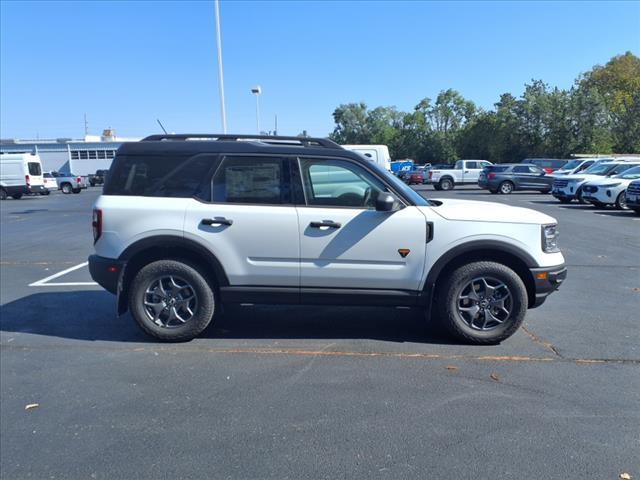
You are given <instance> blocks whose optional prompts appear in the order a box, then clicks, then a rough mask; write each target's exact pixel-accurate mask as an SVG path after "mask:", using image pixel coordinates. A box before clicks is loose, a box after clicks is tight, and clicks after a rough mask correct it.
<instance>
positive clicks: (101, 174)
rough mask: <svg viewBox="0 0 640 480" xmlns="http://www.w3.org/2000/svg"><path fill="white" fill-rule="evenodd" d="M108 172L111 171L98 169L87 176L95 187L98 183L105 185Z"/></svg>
mask: <svg viewBox="0 0 640 480" xmlns="http://www.w3.org/2000/svg"><path fill="white" fill-rule="evenodd" d="M107 173H109V170H96V173H90V174H89V175H88V176H87V177H88V180H89V185H91V186H92V187H95V186H96V185H103V184H104V179H105V178H106V176H107Z"/></svg>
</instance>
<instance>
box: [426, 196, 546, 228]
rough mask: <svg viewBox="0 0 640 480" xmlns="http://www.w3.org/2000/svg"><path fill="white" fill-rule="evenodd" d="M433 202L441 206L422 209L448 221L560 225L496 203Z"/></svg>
mask: <svg viewBox="0 0 640 480" xmlns="http://www.w3.org/2000/svg"><path fill="white" fill-rule="evenodd" d="M433 200H434V201H436V202H438V203H441V205H438V206H431V207H422V208H425V209H426V208H430V209H431V211H433V212H435V213H437V214H438V215H440V216H441V217H443V218H445V219H447V220H462V221H469V222H498V223H530V224H535V225H543V224H544V225H546V224H549V223H558V222H557V220H556V219H555V218H553V217H550V216H549V215H545V214H544V213H541V212H538V211H537V210H532V209H530V208H522V207H512V206H511V205H504V204H502V203H494V202H479V201H475V200H454V199H451V198H438V199H433Z"/></svg>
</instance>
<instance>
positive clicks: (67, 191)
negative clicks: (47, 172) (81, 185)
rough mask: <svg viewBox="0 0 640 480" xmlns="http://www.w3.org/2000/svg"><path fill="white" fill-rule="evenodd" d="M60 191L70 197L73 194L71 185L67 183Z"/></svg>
mask: <svg viewBox="0 0 640 480" xmlns="http://www.w3.org/2000/svg"><path fill="white" fill-rule="evenodd" d="M60 190H62V193H64V194H66V195H68V194H70V193H71V185H69V184H68V183H65V184H64V185H62V187H60Z"/></svg>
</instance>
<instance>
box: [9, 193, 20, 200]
mask: <svg viewBox="0 0 640 480" xmlns="http://www.w3.org/2000/svg"><path fill="white" fill-rule="evenodd" d="M11 197H12V198H13V199H14V200H20V199H21V198H22V194H21V193H14V194H13V195H11Z"/></svg>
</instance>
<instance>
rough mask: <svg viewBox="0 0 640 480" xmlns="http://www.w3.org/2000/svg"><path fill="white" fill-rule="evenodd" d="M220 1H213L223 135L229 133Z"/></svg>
mask: <svg viewBox="0 0 640 480" xmlns="http://www.w3.org/2000/svg"><path fill="white" fill-rule="evenodd" d="M218 3H219V0H213V10H214V13H215V17H216V50H217V52H218V92H219V94H220V117H221V119H222V133H227V112H226V111H225V108H224V76H223V75H222V40H221V39H220V8H219V5H218Z"/></svg>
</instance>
